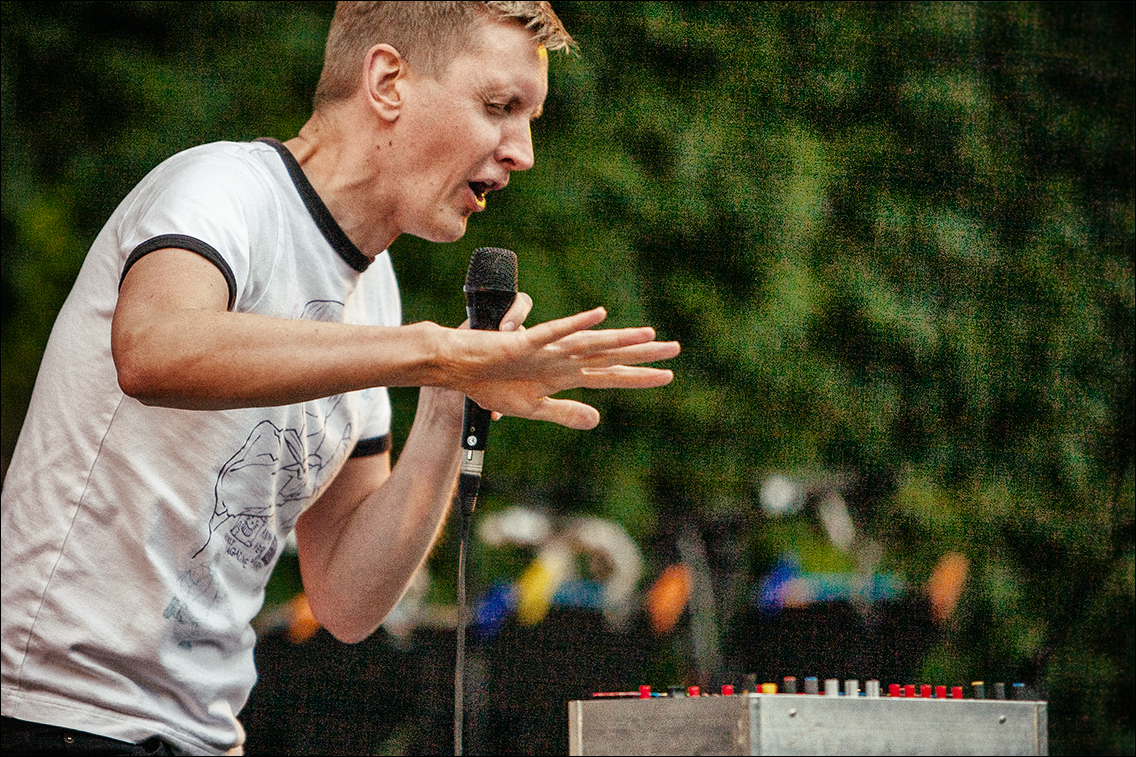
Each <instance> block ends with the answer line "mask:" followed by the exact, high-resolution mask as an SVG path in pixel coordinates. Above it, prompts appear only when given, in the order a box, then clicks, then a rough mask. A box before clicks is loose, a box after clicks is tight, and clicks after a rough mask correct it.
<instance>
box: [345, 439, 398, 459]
mask: <svg viewBox="0 0 1136 757" xmlns="http://www.w3.org/2000/svg"><path fill="white" fill-rule="evenodd" d="M390 449H391V435H390V434H383V435H382V436H373V437H371V438H370V439H360V440H359V441H358V442H357V443H356V444H355V449H354V450H353V451H352V452H351V457H370V456H371V455H381V454H383V453H384V452H390Z"/></svg>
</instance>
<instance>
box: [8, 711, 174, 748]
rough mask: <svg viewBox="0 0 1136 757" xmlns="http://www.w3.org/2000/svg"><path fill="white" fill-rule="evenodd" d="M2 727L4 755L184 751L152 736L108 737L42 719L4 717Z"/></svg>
mask: <svg viewBox="0 0 1136 757" xmlns="http://www.w3.org/2000/svg"><path fill="white" fill-rule="evenodd" d="M2 723H3V727H2V728H0V752H3V754H4V757H8V755H15V754H44V755H47V754H100V755H101V754H105V755H112V754H113V755H133V756H134V757H145V755H152V754H162V755H174V754H182V752H181V751H179V750H178V749H177V748H176V747H174V745H173V744H170V743H169V742H167V741H165V740H164V739H161V738H159V737H157V736H151V737H150V738H148V739H146V740H145V741H143V742H142V743H140V744H131V743H130V742H128V741H119V740H118V739H108V738H107V737H106V736H96V735H95V734H93V733H87V732H85V731H73V730H71V729H70V728H60V727H58V726H54V725H43V724H42V723H29V722H27V721H26V720H16V719H15V718H9V717H4V718H3V719H2Z"/></svg>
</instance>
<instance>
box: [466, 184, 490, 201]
mask: <svg viewBox="0 0 1136 757" xmlns="http://www.w3.org/2000/svg"><path fill="white" fill-rule="evenodd" d="M469 188H470V190H471V191H472V192H473V198H474V199H475V200H477V206H478V207H479V208H484V207H485V193H486V192H488V191H489V190H490V189H492V188H493V186H492V185H491V184H489V183H488V182H484V181H471V182H470V183H469Z"/></svg>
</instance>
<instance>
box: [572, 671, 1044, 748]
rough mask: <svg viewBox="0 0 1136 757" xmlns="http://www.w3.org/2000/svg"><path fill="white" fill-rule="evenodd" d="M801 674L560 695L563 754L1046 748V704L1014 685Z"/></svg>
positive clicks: (1019, 686)
mask: <svg viewBox="0 0 1136 757" xmlns="http://www.w3.org/2000/svg"><path fill="white" fill-rule="evenodd" d="M841 683H842V682H841V681H839V680H836V679H829V680H826V681H824V683H823V689H822V688H821V686H820V683H819V682H818V681H817V679H816V678H811V677H810V678H806V679H805V680H804V687H803V691H802V692H801V693H796V692H797V680H796V679H795V678H786V679H785V680H784V681H783V683H782V685H781V686H780V687H778V686H777V685H776V684H762V685H761V686H760V687H757V686H754V687H753V689H754V691H753V692H750V691H744V692H742V693H740V694H735V693H734V691H733V687H731V686H724V687H722V693H721V694H714V695H707V694H703V693H701V692H699V690H698V688H697V687H693V686H692V687H690V688H689V689H685V690H684V689H681V688H679V687H671V689H669V690H668V691H667V692H666V693H663V692H653V691H651V690H650V688H649V687H647V686H643V687H640V690H639V691H638V692H601V693H598V694H594V695H593V698H592V699H591V700H587V701H579V700H578V701H573V702H569V703H568V750H569V753H570V754H573V755H656V754H659V755H662V754H749V755H757V754H761V755H767V754H786V755H838V754H857V755H858V754H863V755H909V754H929V755H984V754H1028V755H1038V754H1048V753H1049V742H1048V723H1047V715H1046V702H1042V701H1032V700H1028V699H1026V698H1025V697H1026V693H1025V689H1024V687H1023V686H1022V685H1021V684H1014V685H1013V687H1012V689H1011V698H1010V699H1006V695H1005V687H1004V685H1003V684H1000V683H999V684H994V685H993V687H992V691H991V692H990V693H991V696H992V697H993V698H990V699H987V698H985V697H986V687H985V685H984V684H982V683H981V682H975V683H974V684H972V696H971V697H969V698H964V696H963V691H962V687H961V686H955V687H953V688H952V689H950V690H948V689H947V688H946V687H944V686H937V687H931V686H927V685H923V686H919V687H916V686H911V685H907V686H900V685H897V684H891V685H890V686H888V688H887V690H886V691H882V690H881V687H880V684H879V682H878V681H867V682H866V683H865V686H864V689H863V690H862V691H861V689H860V685H859V681H854V680H848V681H844V682H843V686H842V685H841Z"/></svg>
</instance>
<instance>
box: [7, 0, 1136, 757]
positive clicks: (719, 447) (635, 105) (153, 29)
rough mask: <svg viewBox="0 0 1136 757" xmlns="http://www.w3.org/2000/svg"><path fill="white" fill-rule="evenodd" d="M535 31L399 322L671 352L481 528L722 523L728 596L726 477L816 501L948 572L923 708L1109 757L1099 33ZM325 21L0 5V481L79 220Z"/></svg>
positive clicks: (1121, 564) (521, 478)
mask: <svg viewBox="0 0 1136 757" xmlns="http://www.w3.org/2000/svg"><path fill="white" fill-rule="evenodd" d="M557 8H558V11H559V13H560V15H561V17H562V18H563V20H564V21H565V23H566V25H567V26H568V28H569V30H570V31H571V32H572V33H573V34H574V35H575V36H576V37H577V39H578V41H579V42H580V50H579V54H578V55H575V56H567V57H565V56H554V60H553V65H552V71H551V93H550V96H549V101H548V103H547V104H546V108H545V111H546V115H545V116H544V117H543V118H542V119H541V120H540V121H539V122H538V123H537V125H536V127H535V129H534V138H535V140H536V143H537V150H538V165H537V168H536V169H534V170H533V171H531V172H529V173H527V174H524V175H518V176H517V177H515V178H514V181H513V184H512V185H511V186H510V189H509V191H507V192H505V193H503V194H502V195H501V196H500V197H493V198H491V212H489V213H486V214H484V215H481V216H479V217H478V218H476V219H474V221H473V222H472V223H471V231H470V233H469V234H468V235H467V237H466V239H464V240H463V241H462V242H460V243H457V244H454V245H442V246H438V245H428V244H424V243H421V242H419V241H418V240H413V239H402V240H399V241H398V242H397V243H396V244H395V246H394V248H393V250H392V251H393V253H394V256H395V258H394V259H395V265H396V268H397V270H398V272H399V276H400V280H401V282H402V285H403V288H404V298H405V304H406V316H407V320H408V321H415V320H422V319H430V320H434V321H437V322H440V323H443V324H447V325H456V323H457V322H459V321H460V320H461V318H462V309H463V302H462V299H461V294H460V291H459V283H458V282H460V281H461V280H462V276H463V275H464V269H465V264H466V260H467V259H468V253H469V251H470V250H472V249H473V248H474V247H476V246H478V245H481V244H491V245H495V246H504V247H509V248H511V249H515V250H518V251H519V252H520V253H521V266H522V268H521V277H522V286H523V288H525V289H526V290H527V291H529V292H530V293H532V294H533V296H534V299H535V300H536V308H535V310H534V313H533V316H532V320H533V321H534V322H536V321H540V320H546V319H548V318H553V317H557V316H560V315H563V314H566V313H568V312H572V311H576V310H580V309H584V308H587V307H591V306H593V305H595V304H600V303H602V304H605V305H606V306H607V307H608V309H609V311H610V312H611V319H610V323H611V325H638V324H640V323H650V324H652V325H655V326H656V327H657V329H658V330H659V332H660V334H661V335H662V336H663V337H664V338H674V339H679V340H681V341H682V343H683V347H684V352H683V354H682V355H681V356H680V357H679V358H678V359H676V360H675V361H674V364H673V367H674V369H675V371H676V374H677V376H678V378H677V380H676V381H675V382H674V384H672V385H671V386H669V387H667V388H665V389H660V390H655V391H651V392H640V393H624V392H610V393H604V394H586V393H580V394H581V396H584V394H586V396H587V400H588V401H589V402H592V403H594V404H596V405H597V406H598V407H599V409H600V411H601V413H602V414H603V416H604V423H603V424H602V425H601V427H600V429H599V430H598V431H596V432H593V433H591V434H584V435H581V434H577V433H574V432H568V431H565V430H562V429H558V428H554V427H546V426H535V425H533V424H526V423H521V422H518V421H508V420H506V421H504V422H501V423H499V424H497V425H496V426H495V430H494V449H493V453H492V456H493V474H492V475H493V481H492V483H493V490H492V491H491V492H490V497H489V502H488V506H489V507H493V506H499V505H500V504H502V503H503V502H504V498H505V494H504V493H506V492H526V493H527V494H526V496H528V497H530V498H535V499H538V500H540V501H542V502H544V503H550V504H551V506H552V507H554V508H557V509H558V510H559V511H561V512H564V513H569V514H571V513H593V514H597V515H602V516H604V517H609V518H613V519H615V520H617V521H619V522H620V523H622V524H623V525H624V526H625V528H626V529H627V530H628V532H629V533H631V534H632V536H634V537H635V538H636V539H637V540H638V541H639V543H640V544H641V545H642V546H643V548H644V549H645V550H646V551H647V554H648V559H649V562H651V564H652V566H653V569H655V570H657V569H658V568H659V567H660V566H661V564H662V562H661V561H662V560H663V558H662V557H661V556H659V555H658V554H656V552H655V551H654V550H655V546H654V545H656V544H657V543H658V540H659V538H660V534H661V533H663V532H664V531H665V529H666V524H668V523H672V522H680V521H686V520H695V521H699V522H709V521H713V520H715V519H723V518H725V519H727V520H729V521H730V522H732V523H740V524H741V527H740V528H741V531H740V533H742V535H743V539H742V542H743V544H744V548H745V554H746V557H747V560H749V561H750V563H751V564H750V566H749V570H750V571H751V572H752V574H753V575H755V576H756V575H758V574H759V573H760V572H761V570H762V569H763V568H764V567H765V566H766V565H767V564H768V563H769V561H770V560H771V559H772V558H773V557H774V556H775V555H776V552H777V550H778V549H779V548H780V545H778V544H776V543H772V542H774V541H776V539H775V538H774V537H773V536H770V534H776V533H777V531H776V529H775V528H772V527H770V524H768V523H766V522H765V521H764V520H763V516H761V515H760V513H759V510H758V508H757V507H756V504H755V503H756V501H757V486H758V485H759V483H760V481H761V478H762V476H763V475H764V474H765V473H766V472H769V471H789V472H792V473H794V474H797V475H801V476H808V475H821V474H825V473H826V472H832V471H836V472H839V473H840V475H842V476H845V477H846V478H847V480H850V481H854V482H855V486H854V494H853V496H852V497H851V498H850V504H852V505H853V506H854V514H855V516H856V519H857V522H858V524H859V525H862V527H863V528H865V529H867V530H868V531H869V532H871V533H873V534H874V535H875V536H876V537H877V538H879V539H880V540H881V541H882V542H883V543H884V544H885V547H886V548H887V551H886V557H885V563H886V564H887V566H888V567H889V568H891V569H893V570H897V571H901V572H903V573H904V574H905V575H906V576H908V577H909V578H910V580H911V581H912V582H914V583H918V582H920V581H923V580H925V579H926V577H927V574H928V572H929V570H930V565H931V564H933V562H934V559H935V557H936V556H938V555H940V554H942V553H944V552H946V551H950V550H953V551H959V552H962V553H964V554H966V555H967V556H968V557H969V558H970V560H971V562H972V569H971V573H970V580H969V581H968V584H967V588H966V591H965V593H964V595H963V598H962V602H961V604H960V606H959V609H958V611H957V612H956V613H955V615H954V616H953V617H952V618H951V620H950V621H949V622H948V623H947V625H946V627H945V629H944V632H943V637H942V640H941V641H940V642H939V644H938V645H937V646H936V647H935V649H934V650H933V651H932V653H931V654H930V656H929V658H928V659H927V661H926V663H925V670H926V672H927V674H928V677H929V678H933V679H935V680H957V681H960V682H961V681H964V680H966V681H968V680H970V679H969V678H967V676H970V675H972V672H973V671H985V672H986V675H987V676H988V678H989V679H991V680H994V679H997V680H1028V681H1029V682H1030V683H1031V685H1033V686H1035V687H1036V688H1037V689H1038V690H1039V691H1040V692H1041V693H1042V694H1043V695H1044V696H1046V697H1048V699H1049V700H1050V702H1051V704H1050V710H1049V712H1050V725H1051V749H1052V750H1053V751H1054V753H1062V752H1068V753H1096V752H1098V751H1103V752H1107V753H1132V752H1133V751H1134V748H1136V746H1134V743H1136V742H1134V740H1133V726H1132V721H1131V716H1130V712H1131V710H1132V705H1133V696H1132V691H1133V683H1132V682H1133V680H1134V675H1136V671H1134V656H1133V655H1134V653H1133V649H1134V642H1133V628H1134V626H1136V612H1134V600H1133V594H1134V591H1133V566H1134V557H1133V555H1134V549H1133V437H1132V430H1133V351H1134V348H1133V322H1134V315H1136V314H1134V283H1133V253H1134V249H1133V237H1134V227H1136V221H1134V215H1136V205H1134V192H1133V165H1134V163H1136V160H1134V158H1136V156H1134V149H1133V144H1134V136H1133V135H1134V127H1133V124H1134V118H1133V113H1134V111H1133V107H1134V81H1133V79H1134V75H1133V70H1134V44H1133V5H1132V4H1131V3H1074V4H1062V3H1056V4H1038V3H1015V4H1000V3H988V4H970V3H942V4H939V3H935V4H922V3H916V4H882V5H876V4H819V5H812V4H749V3H737V4H735V3H705V4H703V3H633V2H623V3H614V4H606V3H560V4H558V5H557ZM331 12H332V7H331V4H330V3H295V4H291V3H289V4H283V3H281V4H274V3H269V4H262V3H245V2H223V3H200V4H176V5H168V4H165V3H155V2H134V3H63V4H59V3H9V2H5V3H4V4H3V51H2V55H3V74H2V76H3V79H2V98H3V99H2V106H3V111H2V114H3V190H2V199H3V218H2V223H3V226H2V240H0V241H2V287H3V289H2V300H0V301H2V305H0V308H2V343H3V361H2V382H3V383H2V403H3V404H2V408H3V419H2V440H0V449H2V451H3V454H4V457H5V459H7V458H8V457H9V456H10V454H11V450H12V448H13V446H14V444H15V439H16V436H17V434H18V432H19V427H20V425H21V422H22V419H23V414H24V411H25V408H26V405H27V401H28V398H29V396H30V392H31V388H32V385H33V382H34V377H35V373H36V368H37V365H38V362H39V359H40V355H41V353H42V350H43V347H44V344H45V342H46V339H47V336H48V333H49V331H50V328H51V324H52V321H53V319H54V315H55V313H56V312H57V310H58V308H59V307H60V306H61V304H62V301H63V299H64V297H65V296H66V294H67V292H68V290H69V288H70V285H71V282H72V281H73V279H74V276H75V275H76V273H77V271H78V268H79V265H80V262H81V260H82V257H83V255H84V253H85V250H86V247H87V245H88V244H89V243H90V241H91V240H93V238H94V236H95V234H96V233H97V231H98V229H99V228H100V226H101V224H102V223H103V221H104V220H105V219H106V218H107V217H108V216H109V214H110V213H111V212H112V210H113V209H114V207H115V205H116V204H117V203H118V201H119V200H120V199H121V198H122V197H123V196H125V194H126V193H127V192H128V191H129V189H130V188H131V187H132V186H133V185H134V184H135V183H136V182H137V181H138V180H139V179H141V178H142V176H143V175H145V173H146V172H147V171H148V170H150V169H151V168H152V167H154V166H155V165H157V163H159V162H160V161H161V160H163V159H164V158H166V157H168V156H169V155H171V154H173V153H175V152H177V151H179V150H181V149H184V148H187V147H190V146H192V145H195V144H199V143H201V142H205V141H211V140H217V139H237V140H240V139H250V138H254V137H257V136H275V137H279V138H281V139H287V138H289V137H291V136H293V135H294V134H295V133H296V131H297V130H298V129H299V127H300V126H301V125H302V124H303V122H304V121H305V120H306V116H307V113H308V102H309V98H310V94H311V91H312V89H313V88H314V85H315V82H316V80H317V78H318V75H319V70H320V66H321V61H322V44H323V39H324V36H325V34H326V27H327V23H328V21H329V19H330V17H331ZM396 403H397V405H398V408H397V409H396V412H398V417H399V419H400V420H399V423H400V424H401V425H400V426H399V427H398V429H397V430H396V433H402V434H403V438H404V437H405V429H406V427H407V425H408V423H409V420H410V417H411V416H412V408H413V403H414V395H413V393H406V392H398V393H396ZM565 471H570V472H571V473H572V476H571V480H570V481H566V480H565V479H566V476H565V473H564V472H565ZM451 552H452V550H451V548H450V546H449V542H447V543H446V544H444V545H442V548H441V549H440V550H439V554H438V558H437V570H438V571H439V572H441V573H445V572H446V571H447V570H450V569H449V568H447V567H446V566H447V565H452V554H451ZM447 561H448V562H447Z"/></svg>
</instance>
